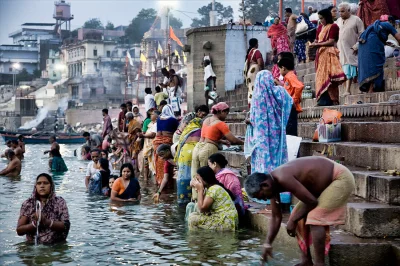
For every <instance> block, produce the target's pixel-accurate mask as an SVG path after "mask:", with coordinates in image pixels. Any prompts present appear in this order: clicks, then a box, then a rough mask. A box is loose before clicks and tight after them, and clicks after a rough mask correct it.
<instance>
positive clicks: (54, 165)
mask: <svg viewBox="0 0 400 266" xmlns="http://www.w3.org/2000/svg"><path fill="white" fill-rule="evenodd" d="M50 156H51V157H50V159H49V167H50V169H51V171H53V172H66V171H68V167H67V165H66V164H65V162H64V159H63V158H62V157H61V154H60V151H59V150H57V149H53V150H51V151H50Z"/></svg>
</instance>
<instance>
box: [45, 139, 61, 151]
mask: <svg viewBox="0 0 400 266" xmlns="http://www.w3.org/2000/svg"><path fill="white" fill-rule="evenodd" d="M49 142H50V144H51V146H50V150H45V151H44V152H43V154H48V153H50V151H52V150H60V145H59V144H58V143H57V138H56V136H50V138H49Z"/></svg>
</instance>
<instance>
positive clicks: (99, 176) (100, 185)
mask: <svg viewBox="0 0 400 266" xmlns="http://www.w3.org/2000/svg"><path fill="white" fill-rule="evenodd" d="M98 167H99V171H98V172H97V173H96V174H94V175H93V176H91V177H90V180H89V187H88V191H89V194H97V195H104V196H106V195H107V193H108V186H109V182H108V181H109V178H110V169H109V162H108V160H107V159H104V158H100V159H99V161H98Z"/></svg>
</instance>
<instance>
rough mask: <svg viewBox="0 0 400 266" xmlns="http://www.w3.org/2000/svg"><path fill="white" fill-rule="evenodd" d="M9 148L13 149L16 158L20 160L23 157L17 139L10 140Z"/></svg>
mask: <svg viewBox="0 0 400 266" xmlns="http://www.w3.org/2000/svg"><path fill="white" fill-rule="evenodd" d="M11 149H13V151H14V153H15V156H17V158H18V159H19V160H20V161H22V159H23V158H24V153H23V152H22V149H21V147H20V146H19V144H18V141H17V140H14V139H13V140H12V141H11Z"/></svg>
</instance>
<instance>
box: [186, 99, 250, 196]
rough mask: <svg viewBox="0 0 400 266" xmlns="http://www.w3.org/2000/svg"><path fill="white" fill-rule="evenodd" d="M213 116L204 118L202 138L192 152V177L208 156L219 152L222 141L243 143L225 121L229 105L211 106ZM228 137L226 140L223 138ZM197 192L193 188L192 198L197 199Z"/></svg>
mask: <svg viewBox="0 0 400 266" xmlns="http://www.w3.org/2000/svg"><path fill="white" fill-rule="evenodd" d="M211 112H212V114H213V116H212V117H208V118H206V119H205V120H204V122H203V125H202V128H201V138H200V141H199V142H198V143H197V144H196V146H195V148H194V149H193V153H192V166H191V167H192V169H191V177H192V178H193V177H194V176H195V175H196V173H197V169H199V168H200V167H202V166H206V165H207V161H208V157H210V156H211V155H212V154H214V153H216V152H218V145H219V144H220V143H222V144H226V145H230V144H231V143H232V144H237V145H243V143H244V142H243V141H242V140H240V139H238V138H237V137H235V136H234V135H233V134H232V132H231V131H230V130H229V127H228V125H227V124H226V123H225V122H224V121H225V119H226V117H227V116H228V114H229V106H228V105H227V104H226V103H224V102H220V103H218V104H216V105H214V106H213V107H212V108H211ZM223 138H226V140H223ZM196 196H197V195H196V193H195V191H193V190H192V198H193V199H196Z"/></svg>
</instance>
